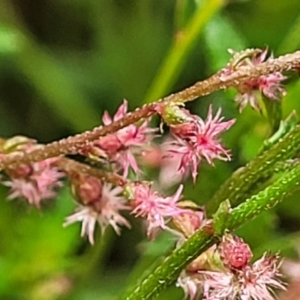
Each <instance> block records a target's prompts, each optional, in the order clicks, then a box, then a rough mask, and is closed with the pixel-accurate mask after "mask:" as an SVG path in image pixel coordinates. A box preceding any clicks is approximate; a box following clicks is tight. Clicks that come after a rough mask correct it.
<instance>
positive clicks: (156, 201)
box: [127, 182, 185, 238]
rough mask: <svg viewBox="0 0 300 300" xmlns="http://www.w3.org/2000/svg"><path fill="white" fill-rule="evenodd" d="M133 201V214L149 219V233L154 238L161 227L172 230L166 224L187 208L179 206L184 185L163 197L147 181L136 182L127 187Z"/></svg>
mask: <svg viewBox="0 0 300 300" xmlns="http://www.w3.org/2000/svg"><path fill="white" fill-rule="evenodd" d="M127 190H128V191H129V194H130V196H129V197H128V198H129V199H130V200H131V202H132V207H133V210H132V214H133V215H135V216H136V217H142V218H144V219H146V221H147V234H148V236H149V237H150V238H153V237H154V236H155V234H156V233H157V231H158V230H159V229H163V230H170V228H169V227H167V226H166V224H167V223H168V222H169V220H170V219H171V217H174V216H176V215H179V214H181V213H182V212H184V211H185V209H183V208H181V207H180V206H178V203H177V202H178V201H179V200H180V198H181V192H182V190H183V186H182V185H181V186H179V188H178V190H177V191H176V193H175V194H174V195H173V196H171V197H166V198H165V197H163V196H162V195H160V194H159V193H158V192H155V191H153V190H152V189H151V187H150V186H149V184H147V183H142V182H140V183H135V184H131V185H129V186H128V187H127Z"/></svg>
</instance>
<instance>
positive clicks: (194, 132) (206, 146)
mask: <svg viewBox="0 0 300 300" xmlns="http://www.w3.org/2000/svg"><path fill="white" fill-rule="evenodd" d="M164 109H165V110H166V108H164ZM165 110H163V109H160V112H161V115H162V117H163V118H164V120H165V121H166V122H167V123H168V122H169V126H170V132H171V134H172V136H173V139H172V140H168V141H166V142H165V143H164V148H165V149H166V152H167V153H166V154H165V157H166V158H167V159H169V158H170V157H173V158H174V161H177V162H179V166H178V171H179V173H181V174H182V175H184V174H186V173H187V172H188V171H190V172H191V175H192V178H193V180H194V182H195V180H196V177H197V175H198V165H199V163H200V162H201V160H202V158H205V159H206V161H207V162H208V163H209V164H211V165H213V160H214V159H220V160H225V161H226V160H230V153H229V151H228V150H226V149H225V148H224V147H223V146H222V144H221V142H220V139H219V135H220V134H221V133H222V132H224V131H226V130H228V129H229V128H230V127H231V126H232V125H233V123H234V122H235V120H230V121H225V122H222V121H223V117H221V109H219V110H218V111H217V113H216V115H215V116H213V113H212V106H210V107H209V109H208V113H207V117H206V120H202V119H201V118H200V117H199V116H197V115H193V114H191V113H190V112H189V111H187V110H185V109H181V110H180V111H178V110H176V111H174V114H173V115H171V117H170V113H169V111H168V115H166V112H165ZM178 112H179V116H180V118H181V119H180V120H181V122H177V121H176V122H174V123H173V124H172V123H170V121H169V120H170V118H172V120H174V119H176V120H178V118H176V117H177V115H178Z"/></svg>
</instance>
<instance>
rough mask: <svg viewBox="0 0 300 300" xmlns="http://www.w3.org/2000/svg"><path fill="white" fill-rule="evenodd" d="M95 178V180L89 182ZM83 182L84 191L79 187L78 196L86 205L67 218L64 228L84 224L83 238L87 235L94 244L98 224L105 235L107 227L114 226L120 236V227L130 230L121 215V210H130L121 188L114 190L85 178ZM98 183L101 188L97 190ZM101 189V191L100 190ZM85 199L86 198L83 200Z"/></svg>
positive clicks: (82, 227)
mask: <svg viewBox="0 0 300 300" xmlns="http://www.w3.org/2000/svg"><path fill="white" fill-rule="evenodd" d="M89 178H93V179H95V180H89ZM82 179H84V180H83V181H82V184H84V187H83V189H81V188H80V186H79V187H78V186H77V189H76V191H77V192H78V194H77V196H78V197H81V199H80V200H81V202H82V203H86V205H81V204H80V205H79V206H78V208H77V212H76V213H74V214H73V215H71V216H69V217H67V218H66V222H65V223H64V226H68V225H70V224H72V223H75V222H82V226H81V236H84V235H87V236H88V239H89V242H90V243H91V244H94V231H95V226H96V224H97V223H98V224H99V225H100V228H101V232H102V234H104V232H105V229H106V228H107V226H109V225H110V226H112V227H113V229H114V230H115V232H116V233H117V234H120V226H126V227H127V228H130V224H129V222H128V221H127V220H126V219H125V218H124V217H122V216H121V215H120V213H119V211H120V210H129V209H130V207H129V206H128V205H126V199H125V198H124V197H122V196H119V194H120V193H121V192H122V188H121V187H115V188H112V186H111V185H110V184H106V183H104V184H103V185H102V183H101V182H100V180H98V179H96V178H94V177H89V176H85V177H84V178H82ZM96 181H98V185H99V188H96V186H95V185H96ZM99 189H101V191H100V190H99ZM82 197H84V198H82Z"/></svg>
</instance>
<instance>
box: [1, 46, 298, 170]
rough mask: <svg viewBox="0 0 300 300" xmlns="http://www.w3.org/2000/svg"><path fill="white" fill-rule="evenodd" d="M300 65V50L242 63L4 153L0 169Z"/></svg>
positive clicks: (66, 150)
mask: <svg viewBox="0 0 300 300" xmlns="http://www.w3.org/2000/svg"><path fill="white" fill-rule="evenodd" d="M299 67H300V51H297V52H294V53H292V54H286V55H284V56H281V57H279V58H277V59H271V60H268V61H267V62H264V63H261V64H259V65H257V66H243V67H240V68H239V69H238V70H236V71H235V72H234V73H232V74H230V75H228V76H226V77H224V76H222V74H221V73H220V72H218V73H216V74H215V75H213V76H211V77H210V78H208V79H206V80H204V81H199V82H197V83H196V84H194V85H193V86H191V87H189V88H186V89H185V90H183V91H181V92H178V93H175V94H171V95H170V96H168V97H165V98H162V99H160V100H158V101H157V102H154V103H150V104H147V105H144V106H142V107H141V108H138V109H136V110H135V111H134V112H132V113H128V114H127V115H126V116H125V117H124V118H122V119H120V120H118V121H116V122H113V123H111V124H109V125H107V126H100V127H96V128H94V129H93V130H91V131H86V132H83V133H81V134H77V135H75V136H70V137H68V138H65V139H62V140H59V141H55V142H52V143H50V144H47V145H45V146H43V147H40V148H38V149H35V150H32V151H31V152H28V153H27V152H22V151H20V152H15V153H12V154H9V155H6V156H3V157H1V160H0V170H2V169H4V168H7V167H15V166H17V165H19V164H22V163H25V164H26V163H33V162H38V161H41V160H44V159H46V158H50V157H57V156H59V155H66V154H76V153H77V152H78V150H80V149H81V148H82V147H83V146H84V145H88V144H89V143H90V142H92V141H95V140H97V139H99V137H101V136H105V135H108V134H110V133H114V132H116V131H118V130H120V129H122V128H124V127H126V126H128V125H130V124H134V123H136V122H138V121H140V120H141V119H145V118H148V117H151V116H153V115H154V114H156V113H157V112H156V105H157V103H160V104H164V103H166V104H167V103H170V102H176V103H185V102H188V101H192V100H194V99H196V98H198V97H200V96H204V95H207V94H209V93H212V92H214V91H217V90H220V89H227V88H229V87H234V86H236V85H240V84H241V83H242V82H245V81H247V80H249V79H252V78H257V77H259V76H261V75H267V74H270V73H275V72H282V71H285V70H292V69H297V68H299Z"/></svg>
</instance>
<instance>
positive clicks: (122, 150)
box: [94, 100, 157, 177]
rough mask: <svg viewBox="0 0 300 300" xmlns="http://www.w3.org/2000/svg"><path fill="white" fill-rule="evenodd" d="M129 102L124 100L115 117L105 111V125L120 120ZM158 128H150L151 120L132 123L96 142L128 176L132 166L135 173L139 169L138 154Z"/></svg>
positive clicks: (125, 175)
mask: <svg viewBox="0 0 300 300" xmlns="http://www.w3.org/2000/svg"><path fill="white" fill-rule="evenodd" d="M127 108H128V102H127V101H126V100H124V101H123V104H122V105H121V106H120V107H119V109H118V111H117V112H116V114H115V116H114V118H113V119H112V118H111V117H110V115H109V114H108V113H107V112H105V113H104V115H103V123H104V125H109V124H111V123H112V122H113V121H118V120H120V119H121V118H123V117H124V116H125V115H126V114H127ZM155 131H157V130H156V129H152V128H149V120H146V121H144V122H143V123H142V124H140V125H137V124H131V125H129V126H127V127H125V128H123V129H120V130H118V131H117V132H115V133H113V134H109V135H107V136H104V137H102V138H101V139H99V140H98V141H96V142H95V143H94V146H95V147H99V148H101V149H102V150H104V151H105V152H106V154H107V155H108V157H109V159H110V161H111V162H114V163H116V164H117V169H120V170H123V176H124V177H127V175H128V172H129V169H130V168H131V169H132V170H133V171H134V172H135V173H137V172H138V171H139V166H138V164H137V161H136V158H135V156H136V155H140V154H141V153H142V149H143V146H146V145H147V144H148V143H149V142H150V141H151V140H152V138H153V132H155Z"/></svg>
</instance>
